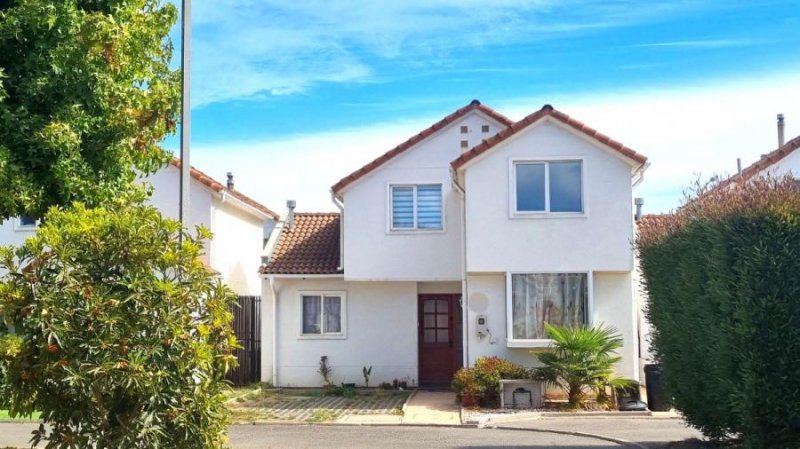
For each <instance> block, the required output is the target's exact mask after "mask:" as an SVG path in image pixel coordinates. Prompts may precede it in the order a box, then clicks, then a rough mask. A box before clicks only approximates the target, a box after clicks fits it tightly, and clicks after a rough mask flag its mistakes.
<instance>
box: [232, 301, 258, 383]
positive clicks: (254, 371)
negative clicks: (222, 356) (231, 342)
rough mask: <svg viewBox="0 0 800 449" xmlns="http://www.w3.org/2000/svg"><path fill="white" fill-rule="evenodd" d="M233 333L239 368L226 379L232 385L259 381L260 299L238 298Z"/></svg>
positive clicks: (234, 312)
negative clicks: (236, 346) (237, 344)
mask: <svg viewBox="0 0 800 449" xmlns="http://www.w3.org/2000/svg"><path fill="white" fill-rule="evenodd" d="M232 312H233V331H234V333H235V334H236V339H237V340H239V345H241V348H239V349H237V350H236V351H234V354H235V355H236V358H237V359H238V360H239V366H238V367H237V368H234V369H233V370H231V371H230V372H229V373H228V375H227V379H228V380H230V381H231V382H233V384H234V385H237V386H242V385H249V384H252V383H255V382H259V381H260V380H261V297H260V296H239V299H238V301H237V304H236V305H234V306H233V310H232Z"/></svg>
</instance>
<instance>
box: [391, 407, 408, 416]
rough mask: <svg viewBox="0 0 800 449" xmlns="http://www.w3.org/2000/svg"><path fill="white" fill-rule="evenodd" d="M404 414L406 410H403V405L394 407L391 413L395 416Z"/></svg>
mask: <svg viewBox="0 0 800 449" xmlns="http://www.w3.org/2000/svg"><path fill="white" fill-rule="evenodd" d="M405 414H406V412H404V411H403V407H395V408H394V410H392V415H395V416H403V415H405Z"/></svg>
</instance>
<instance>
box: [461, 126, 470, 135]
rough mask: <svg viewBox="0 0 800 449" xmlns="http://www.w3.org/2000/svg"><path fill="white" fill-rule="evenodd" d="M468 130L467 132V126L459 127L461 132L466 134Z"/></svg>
mask: <svg viewBox="0 0 800 449" xmlns="http://www.w3.org/2000/svg"><path fill="white" fill-rule="evenodd" d="M468 132H469V127H468V126H462V127H461V134H466V133H468Z"/></svg>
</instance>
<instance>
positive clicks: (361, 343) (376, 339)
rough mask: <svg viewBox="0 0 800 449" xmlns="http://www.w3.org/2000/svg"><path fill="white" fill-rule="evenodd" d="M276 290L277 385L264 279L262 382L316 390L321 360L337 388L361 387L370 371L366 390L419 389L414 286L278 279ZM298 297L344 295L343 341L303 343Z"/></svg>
mask: <svg viewBox="0 0 800 449" xmlns="http://www.w3.org/2000/svg"><path fill="white" fill-rule="evenodd" d="M275 287H276V292H277V307H276V310H277V326H276V327H275V338H276V340H277V345H276V348H277V353H276V354H275V355H274V357H275V359H276V360H277V366H276V369H275V371H276V373H277V380H275V379H273V377H272V373H273V365H272V360H273V354H272V347H273V339H272V335H273V334H272V319H273V317H272V314H271V310H272V302H271V301H272V294H271V291H270V286H269V280H268V279H267V280H264V287H263V290H264V291H263V294H262V296H263V298H264V302H263V303H262V326H261V329H262V342H263V343H262V348H263V349H262V381H264V382H268V383H274V384H275V385H277V386H282V387H319V386H321V385H322V377H321V376H320V375H319V373H318V372H317V370H318V369H319V362H320V357H322V356H323V355H325V356H328V360H329V363H330V366H331V367H332V369H333V375H332V378H331V381H332V382H333V383H335V384H339V383H342V382H347V383H350V382H353V383H356V384H358V385H363V383H364V380H363V375H362V371H361V370H362V368H363V367H364V366H367V367H369V366H372V367H373V369H372V375H371V377H370V385H378V384H380V383H381V382H391V381H392V380H393V379H399V380H406V381H407V382H408V383H409V384H410V385H417V383H418V377H417V365H418V364H417V283H415V282H346V281H344V280H342V279H335V278H323V279H315V278H313V277H308V278H305V279H303V278H280V277H278V278H276V279H275ZM302 291H336V292H340V291H343V292H345V295H346V299H345V309H346V310H345V317H346V322H345V323H344V326H345V333H346V337H345V338H336V339H308V338H302V337H301V330H302V306H301V292H302Z"/></svg>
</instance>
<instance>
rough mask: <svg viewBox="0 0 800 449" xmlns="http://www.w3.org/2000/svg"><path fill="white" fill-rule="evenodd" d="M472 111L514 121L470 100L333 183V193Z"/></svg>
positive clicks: (505, 120)
mask: <svg viewBox="0 0 800 449" xmlns="http://www.w3.org/2000/svg"><path fill="white" fill-rule="evenodd" d="M472 111H480V112H482V113H484V114H486V115H487V116H489V117H490V118H492V119H493V120H495V121H497V122H499V123H501V124H503V125H505V126H511V125H513V124H514V121H513V120H511V119H510V118H508V117H506V116H505V115H503V114H501V113H499V112H497V111H495V110H494V109H492V108H490V107H488V106H484V105H482V104H481V102H480V101H478V100H472V101H471V102H470V104H468V105H466V106H464V107H463V108H461V109H458V110H456V111H455V112H453V113H452V114H450V115H448V116H447V117H445V118H443V119H441V120H439V121H438V122H436V123H434V124H433V125H431V126H430V127H428V128H426V129H424V130H422V131H421V132H420V133H419V134H417V135H415V136H413V137H411V138H409V139H408V140H406V141H405V142H403V143H401V144H400V145H398V146H396V147H394V148H392V149H391V150H389V151H387V152H386V153H384V154H383V155H381V156H380V157H378V158H377V159H375V160H373V161H372V162H370V163H369V164H367V165H365V166H363V167H361V168H359V169H358V170H356V171H354V172H353V173H350V174H349V175H347V176H345V177H344V178H342V179H341V180H340V181H339V182H337V183H336V184H334V185H333V187H331V190H333V193H335V194H339V192H341V191H342V189H344V188H345V187H347V186H348V185H350V184H352V183H354V182H355V181H357V180H359V179H361V178H363V177H364V176H366V175H367V174H369V173H370V172H372V171H373V170H375V169H376V168H378V167H380V166H381V165H383V164H385V163H386V162H388V161H389V160H391V159H392V158H394V157H396V156H398V155H400V154H402V153H404V152H405V151H407V150H408V149H410V148H412V147H413V146H414V145H416V144H418V143H420V142H422V141H423V140H425V139H427V138H428V137H430V136H432V135H433V134H435V133H436V132H437V131H440V130H442V129H444V128H445V127H447V126H448V125H450V124H451V123H453V122H455V121H457V120H459V119H461V118H462V117H464V116H466V115H467V114H468V113H470V112H472Z"/></svg>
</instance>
